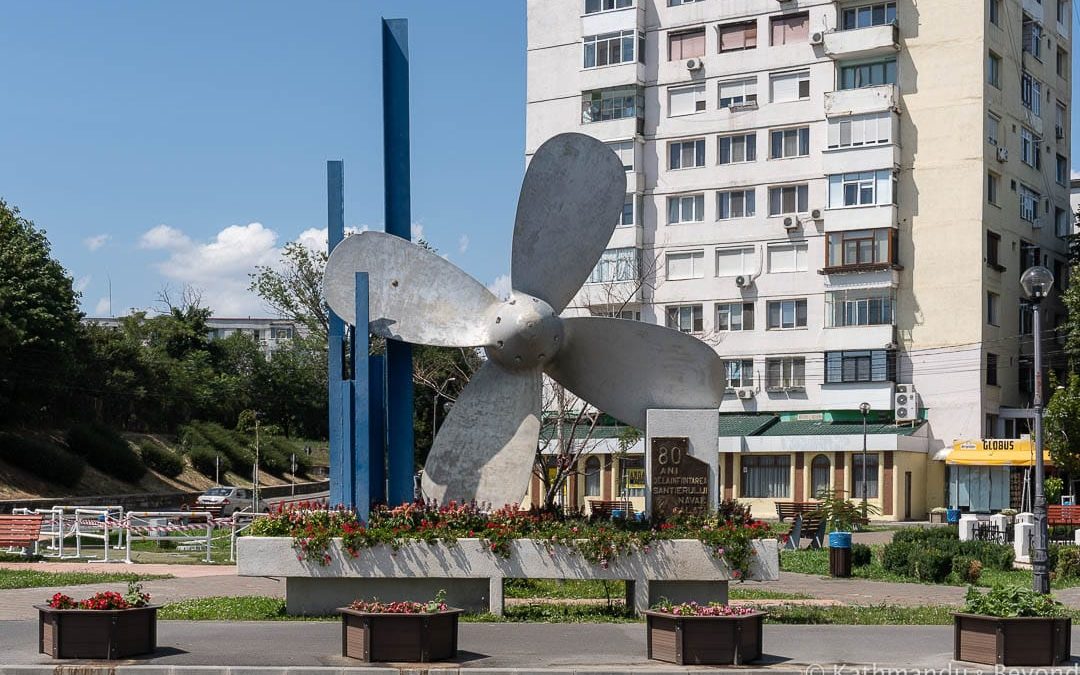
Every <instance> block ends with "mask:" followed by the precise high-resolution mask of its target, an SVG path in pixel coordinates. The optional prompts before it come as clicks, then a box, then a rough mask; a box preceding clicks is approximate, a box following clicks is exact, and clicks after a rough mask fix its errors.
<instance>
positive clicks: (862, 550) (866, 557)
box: [851, 544, 871, 567]
mask: <svg viewBox="0 0 1080 675" xmlns="http://www.w3.org/2000/svg"><path fill="white" fill-rule="evenodd" d="M870 558H871V555H870V547H869V546H867V545H866V544H852V545H851V566H852V567H865V566H866V565H869V564H870Z"/></svg>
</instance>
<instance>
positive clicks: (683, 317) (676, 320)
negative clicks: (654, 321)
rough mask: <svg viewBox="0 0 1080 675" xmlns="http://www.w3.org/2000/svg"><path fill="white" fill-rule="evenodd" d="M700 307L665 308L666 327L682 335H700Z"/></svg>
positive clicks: (678, 306)
mask: <svg viewBox="0 0 1080 675" xmlns="http://www.w3.org/2000/svg"><path fill="white" fill-rule="evenodd" d="M701 321H702V320H701V305H674V306H672V307H668V308H667V327H668V328H674V329H675V330H678V331H682V332H683V333H700V332H701V331H702V330H703V328H702V323H701Z"/></svg>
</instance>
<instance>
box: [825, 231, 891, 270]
mask: <svg viewBox="0 0 1080 675" xmlns="http://www.w3.org/2000/svg"><path fill="white" fill-rule="evenodd" d="M826 236H827V237H828V248H827V249H826V261H825V266H826V267H846V266H851V265H878V264H887V263H892V262H894V258H893V253H894V250H895V246H894V245H893V240H894V239H895V236H896V235H895V233H894V230H893V229H892V228H888V227H883V228H879V229H876V230H847V231H845V232H830V233H828V235H826Z"/></svg>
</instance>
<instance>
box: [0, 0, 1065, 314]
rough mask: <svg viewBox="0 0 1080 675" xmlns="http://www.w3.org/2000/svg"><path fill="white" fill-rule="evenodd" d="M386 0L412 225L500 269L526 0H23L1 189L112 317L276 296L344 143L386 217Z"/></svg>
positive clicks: (506, 241) (373, 205) (14, 29)
mask: <svg viewBox="0 0 1080 675" xmlns="http://www.w3.org/2000/svg"><path fill="white" fill-rule="evenodd" d="M382 16H386V17H405V18H408V19H409V20H410V44H411V52H412V129H413V139H412V141H413V156H412V158H413V164H412V166H413V209H412V210H413V220H414V221H415V228H416V229H417V230H418V231H422V234H423V236H424V237H425V238H426V239H428V240H429V241H430V242H432V243H433V244H434V245H435V246H436V247H437V248H438V249H439V250H440V251H441V252H442V253H443V254H445V255H447V256H449V257H450V259H451V260H452V261H454V262H455V263H457V264H459V265H461V266H462V267H463V268H464V269H465V270H467V271H468V272H470V273H472V274H473V275H474V276H476V277H477V278H478V279H479V280H480V281H482V282H484V283H486V284H493V283H495V284H497V283H498V282H499V278H500V277H504V275H506V274H507V272H508V271H509V255H510V238H511V232H512V229H513V217H514V209H515V206H516V202H517V193H518V186H519V183H520V180H521V175H522V173H523V170H524V159H523V153H524V122H525V3H524V1H523V0H463V1H459V2H452V3H448V2H435V1H434V0H393V1H389V0H355V1H351V2H347V1H344V0H318V1H313V2H303V3H301V2H282V1H275V0H257V1H256V0H231V1H230V2H209V1H207V0H188V1H186V2H142V1H135V0H126V1H119V0H116V1H108V2H105V1H103V2H92V3H91V2H85V1H84V0H79V1H69V2H61V1H50V2H47V3H46V2H38V1H36V0H9V1H8V2H5V3H4V16H3V20H2V21H0V45H2V49H3V53H2V54H3V61H2V62H3V64H4V66H5V67H4V84H5V85H6V91H7V98H8V103H7V104H6V105H4V106H3V107H2V108H0V197H2V198H4V199H6V200H7V201H8V203H9V204H13V205H16V206H18V207H20V208H21V209H22V211H23V214H24V215H25V216H26V217H28V218H30V219H31V220H33V221H35V223H36V224H37V225H38V226H39V227H42V228H45V229H46V230H47V231H48V234H49V237H50V239H51V241H52V243H53V247H54V254H55V255H56V257H57V258H59V260H60V261H61V262H62V263H63V264H64V265H65V266H66V267H67V268H68V270H69V271H70V272H71V274H72V276H73V277H74V278H75V280H76V286H77V287H78V288H80V289H81V290H82V292H83V308H84V310H85V311H86V312H87V313H89V314H91V315H104V314H107V313H108V311H109V302H108V297H109V294H108V289H109V281H110V280H111V287H112V305H111V306H112V312H113V313H114V314H116V315H122V314H125V313H126V312H127V311H128V310H129V308H132V307H138V308H144V307H152V306H154V304H155V300H156V297H157V295H158V292H159V291H160V290H161V289H162V287H163V286H165V285H168V286H170V287H171V288H172V289H174V290H175V289H179V288H181V287H183V286H184V285H188V284H190V285H192V286H195V287H197V288H199V289H202V291H203V293H204V298H205V300H206V301H207V302H208V303H209V304H210V306H211V307H213V308H214V309H215V311H216V312H217V313H218V315H219V316H225V315H230V316H237V315H239V316H246V315H260V314H265V313H266V311H265V309H264V308H263V307H262V305H261V303H260V302H259V301H258V299H256V298H255V297H253V296H252V295H251V294H250V293H248V292H247V291H246V287H247V274H248V273H249V272H250V271H251V269H252V267H253V265H255V264H257V263H271V262H273V261H274V260H275V258H276V253H277V251H278V248H279V247H280V246H281V245H283V244H284V243H285V242H287V241H291V240H295V239H298V238H303V239H304V240H306V241H317V240H318V238H319V236H320V234H321V233H320V232H319V230H321V229H322V228H325V225H326V177H325V162H326V160H327V159H343V160H344V161H345V177H346V189H345V195H346V200H345V202H346V203H345V215H346V223H347V224H348V225H350V226H353V227H363V226H367V227H371V228H381V227H382V164H381V162H382V157H381V154H382V140H381V139H382V135H381V117H382V112H381V84H380V70H379V58H380V55H379V52H380V24H379V19H380V17H382ZM1074 20H1075V16H1074ZM1077 29H1080V26H1077V28H1076V29H1074V31H1075V30H1077ZM1077 34H1080V33H1077ZM1076 56H1077V55H1076V54H1075V53H1074V54H1073V64H1074V72H1080V71H1077V68H1076V66H1077V65H1078V59H1077V58H1076ZM1072 114H1073V128H1074V130H1080V120H1078V116H1077V110H1076V106H1075V105H1074V106H1073V110H1072ZM1078 138H1080V132H1077V133H1074V134H1073V138H1072V152H1073V156H1074V157H1077V156H1080V155H1078V154H1077V153H1078V151H1080V144H1078V142H1077V139H1078ZM1074 166H1076V164H1075V162H1074ZM502 281H503V282H505V277H504V278H503V280H502Z"/></svg>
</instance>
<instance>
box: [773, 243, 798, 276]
mask: <svg viewBox="0 0 1080 675" xmlns="http://www.w3.org/2000/svg"><path fill="white" fill-rule="evenodd" d="M807 250H808V245H807V243H806V242H805V241H796V242H792V243H790V244H769V248H768V256H769V273H770V274H773V273H778V272H805V271H806V269H807V263H806V255H807Z"/></svg>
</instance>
